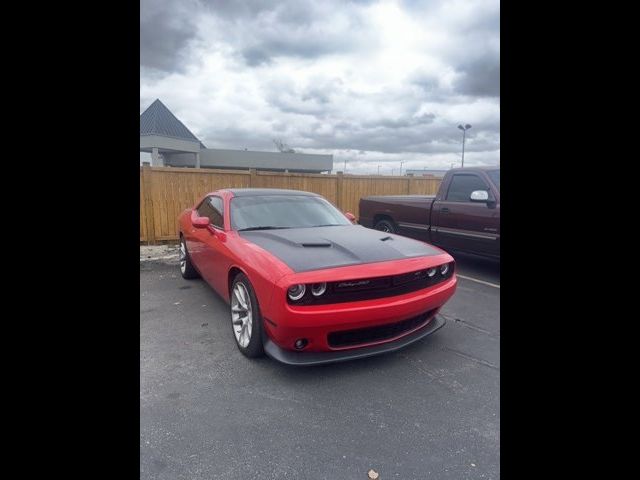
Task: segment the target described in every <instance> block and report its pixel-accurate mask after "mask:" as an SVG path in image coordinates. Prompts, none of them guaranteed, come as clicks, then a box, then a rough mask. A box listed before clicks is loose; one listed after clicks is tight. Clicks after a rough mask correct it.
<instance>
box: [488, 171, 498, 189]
mask: <svg viewBox="0 0 640 480" xmlns="http://www.w3.org/2000/svg"><path fill="white" fill-rule="evenodd" d="M487 173H488V174H489V178H491V181H492V182H493V183H494V185H495V186H496V188H497V189H498V191H500V170H491V171H489V172H487Z"/></svg>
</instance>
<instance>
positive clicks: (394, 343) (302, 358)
mask: <svg viewBox="0 0 640 480" xmlns="http://www.w3.org/2000/svg"><path fill="white" fill-rule="evenodd" d="M445 323H446V320H445V319H444V317H442V316H440V315H437V314H436V315H435V316H434V317H433V318H432V320H431V321H430V322H429V323H427V324H426V325H424V326H423V327H421V328H419V329H417V330H415V331H414V332H412V333H409V334H407V335H404V336H402V337H400V338H398V339H396V340H391V341H389V342H386V343H381V344H378V345H373V346H369V347H359V348H352V349H348V350H334V351H327V352H305V351H302V352H296V351H292V350H285V349H283V348H281V347H279V346H278V345H276V344H275V343H274V342H273V341H271V339H269V338H266V339H265V343H264V351H265V353H266V354H267V355H268V356H270V357H271V358H273V359H274V360H277V361H279V362H282V363H285V364H287V365H296V366H311V365H322V364H327V363H336V362H344V361H347V360H355V359H358V358H366V357H371V356H373V355H380V354H383V353H389V352H394V351H396V350H399V349H401V348H404V347H406V346H407V345H410V344H412V343H414V342H417V341H418V340H421V339H422V338H424V337H426V336H428V335H431V334H432V333H434V332H435V331H437V330H439V329H440V328H442V327H443V326H444V324H445Z"/></svg>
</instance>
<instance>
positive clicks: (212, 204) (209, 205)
mask: <svg viewBox="0 0 640 480" xmlns="http://www.w3.org/2000/svg"><path fill="white" fill-rule="evenodd" d="M198 215H200V216H201V217H209V221H210V222H211V225H213V226H214V227H218V228H224V206H223V202H222V198H220V197H208V198H206V199H205V200H204V201H203V202H202V203H201V204H200V206H199V207H198Z"/></svg>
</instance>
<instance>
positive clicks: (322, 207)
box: [230, 195, 351, 230]
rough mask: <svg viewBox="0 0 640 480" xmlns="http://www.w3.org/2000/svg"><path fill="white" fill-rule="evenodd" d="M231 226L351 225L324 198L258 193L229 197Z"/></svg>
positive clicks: (258, 228)
mask: <svg viewBox="0 0 640 480" xmlns="http://www.w3.org/2000/svg"><path fill="white" fill-rule="evenodd" d="M230 214H231V228H233V229H234V230H268V229H275V228H306V227H320V226H333V225H351V222H350V221H349V220H348V219H347V218H346V217H345V216H344V215H343V214H342V213H341V212H340V211H339V210H338V209H336V208H335V207H334V206H333V205H331V204H330V203H329V202H328V201H327V200H325V199H324V198H321V197H311V196H304V195H259V196H255V197H234V198H232V199H231V211H230Z"/></svg>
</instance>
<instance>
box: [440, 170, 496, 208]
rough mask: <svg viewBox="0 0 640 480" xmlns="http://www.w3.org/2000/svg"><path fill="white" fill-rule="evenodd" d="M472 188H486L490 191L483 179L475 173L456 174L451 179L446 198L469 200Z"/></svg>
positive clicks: (449, 199) (458, 200) (455, 200)
mask: <svg viewBox="0 0 640 480" xmlns="http://www.w3.org/2000/svg"><path fill="white" fill-rule="evenodd" d="M474 190H486V191H488V192H490V190H489V187H488V186H487V184H486V183H485V182H484V180H482V179H481V178H480V177H478V176H477V175H469V174H467V175H462V174H457V175H454V176H453V178H452V179H451V184H450V185H449V191H448V192H447V198H446V199H447V200H448V201H450V202H469V201H470V200H469V197H470V196H471V192H473V191H474ZM489 194H491V193H489Z"/></svg>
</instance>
